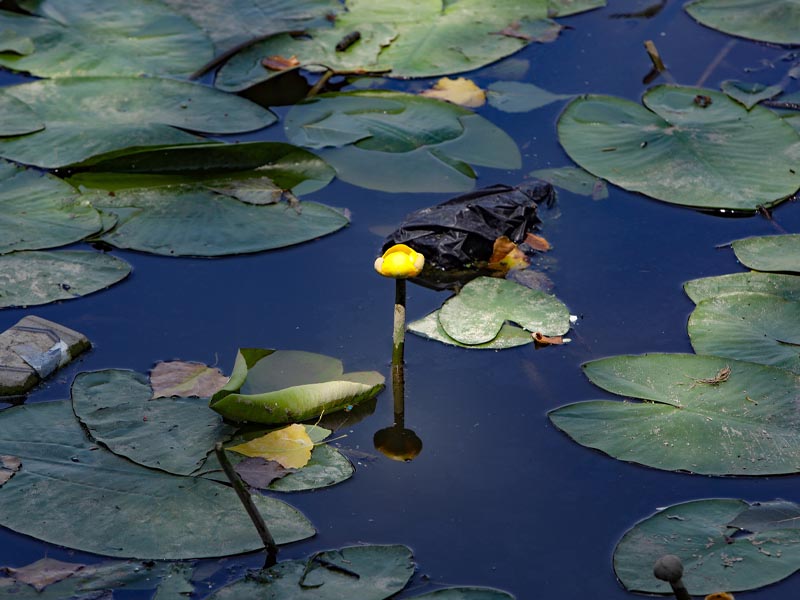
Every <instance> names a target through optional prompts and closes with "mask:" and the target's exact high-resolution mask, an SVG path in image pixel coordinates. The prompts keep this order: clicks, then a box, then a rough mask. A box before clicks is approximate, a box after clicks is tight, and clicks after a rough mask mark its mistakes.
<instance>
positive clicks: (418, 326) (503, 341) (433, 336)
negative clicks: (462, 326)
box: [408, 310, 533, 350]
mask: <svg viewBox="0 0 800 600" xmlns="http://www.w3.org/2000/svg"><path fill="white" fill-rule="evenodd" d="M439 312H440V311H438V310H435V311H433V312H432V313H430V314H429V315H427V316H425V317H423V318H421V319H419V320H417V321H414V322H413V323H409V325H408V330H409V331H410V332H411V333H416V334H417V335H419V336H421V337H424V338H428V339H430V340H436V341H437V342H442V343H444V344H450V345H451V346H459V347H461V348H472V349H478V350H504V349H506V348H516V347H517V346H525V345H526V344H531V343H533V338H532V337H531V333H530V332H529V331H525V330H524V329H522V328H521V327H517V326H516V325H511V324H509V323H503V326H502V327H501V328H500V331H499V332H498V333H497V335H496V336H495V337H494V338H493V339H492V340H491V341H489V342H486V343H484V344H471V345H470V344H462V343H461V342H459V341H457V340H454V339H453V338H451V337H450V336H449V335H447V333H446V332H445V330H444V329H443V328H442V326H441V324H440V323H439Z"/></svg>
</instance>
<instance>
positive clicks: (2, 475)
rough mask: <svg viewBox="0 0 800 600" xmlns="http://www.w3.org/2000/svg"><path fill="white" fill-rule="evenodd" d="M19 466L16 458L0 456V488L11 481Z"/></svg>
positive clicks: (20, 463) (19, 463) (18, 460)
mask: <svg viewBox="0 0 800 600" xmlns="http://www.w3.org/2000/svg"><path fill="white" fill-rule="evenodd" d="M21 466H22V461H21V460H20V459H19V458H17V457H16V456H8V455H6V454H4V455H0V486H2V485H3V484H4V483H6V482H7V481H8V480H9V479H11V478H12V477H13V476H14V474H15V473H16V472H17V471H19V469H20V467H21Z"/></svg>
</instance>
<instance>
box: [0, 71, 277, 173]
mask: <svg viewBox="0 0 800 600" xmlns="http://www.w3.org/2000/svg"><path fill="white" fill-rule="evenodd" d="M2 93H3V94H5V95H7V96H10V97H13V98H15V99H17V100H19V101H21V102H23V103H25V104H26V105H27V106H28V108H30V109H31V110H32V111H33V112H34V113H35V114H36V115H37V118H38V120H39V121H43V122H44V124H45V128H44V129H43V130H41V131H36V132H35V133H31V134H27V135H21V136H19V135H11V133H13V129H12V131H11V132H9V131H7V130H4V129H0V136H3V137H0V156H3V157H5V158H8V159H11V160H14V161H17V162H21V163H25V164H29V165H35V166H38V167H44V168H48V169H53V168H58V167H63V166H66V165H71V164H74V163H79V162H82V161H84V160H86V159H87V158H89V157H92V156H96V155H101V154H108V153H112V152H116V151H119V150H123V149H126V148H131V147H146V146H168V145H175V144H190V143H197V142H198V141H204V140H203V139H202V138H200V137H198V136H196V135H192V134H190V133H187V131H184V130H188V131H202V132H205V133H216V134H223V133H237V132H241V131H253V130H256V129H261V128H262V127H266V126H268V125H271V124H272V123H273V122H275V116H274V115H273V114H272V113H271V112H269V111H268V110H266V109H264V108H261V107H260V106H258V105H257V104H254V103H252V102H250V101H248V100H245V99H244V98H239V97H238V96H234V95H232V94H224V93H221V92H219V91H217V90H214V89H212V88H208V87H205V86H202V85H198V84H191V83H185V82H181V81H174V80H170V79H156V78H139V77H75V78H69V77H67V78H61V79H52V80H41V81H34V82H31V83H23V84H21V85H15V86H11V87H5V88H3V90H2Z"/></svg>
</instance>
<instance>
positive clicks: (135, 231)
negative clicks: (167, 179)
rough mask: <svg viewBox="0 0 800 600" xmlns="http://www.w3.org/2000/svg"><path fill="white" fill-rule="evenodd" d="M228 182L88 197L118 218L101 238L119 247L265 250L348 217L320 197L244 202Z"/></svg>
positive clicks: (326, 230)
mask: <svg viewBox="0 0 800 600" xmlns="http://www.w3.org/2000/svg"><path fill="white" fill-rule="evenodd" d="M229 183H230V182H229ZM230 185H231V186H232V187H228V188H226V189H220V190H219V191H216V190H215V189H214V187H213V186H212V185H211V184H209V185H204V184H196V185H192V184H186V185H167V186H155V187H149V188H132V189H125V190H119V191H117V192H115V194H114V195H113V196H112V195H109V194H108V193H107V192H94V193H91V194H86V195H85V197H86V198H88V199H89V200H90V201H91V202H92V204H93V205H94V206H95V208H98V209H100V210H102V211H104V212H107V213H111V214H113V215H114V216H115V217H116V219H117V223H116V226H114V227H113V228H111V229H110V230H109V231H106V232H105V233H103V234H102V236H100V239H102V240H103V241H105V242H108V243H109V244H111V245H112V246H116V247H118V248H128V249H131V250H139V251H142V252H150V253H152V254H162V255H165V256H223V255H229V254H244V253H248V252H261V251H263V250H271V249H274V248H282V247H285V246H291V245H292V244H299V243H301V242H306V241H308V240H312V239H315V238H318V237H322V236H324V235H328V234H330V233H333V232H334V231H337V230H339V229H341V228H342V227H344V226H345V225H347V223H348V222H349V221H348V219H347V217H346V216H345V215H344V214H342V212H340V211H338V210H335V209H333V208H330V207H328V206H325V205H323V204H317V203H316V202H301V203H297V204H293V203H290V202H276V203H273V204H265V205H256V204H252V203H245V202H241V201H239V200H238V199H237V198H236V195H237V189H240V188H238V184H237V183H236V182H235V181H234V182H233V183H230ZM272 191H274V189H271V187H270V185H269V183H268V182H265V183H264V185H263V186H262V189H261V190H260V191H259V189H257V188H256V189H254V188H253V187H246V188H245V193H247V194H260V195H261V196H262V197H264V198H269V197H270V195H271V193H272Z"/></svg>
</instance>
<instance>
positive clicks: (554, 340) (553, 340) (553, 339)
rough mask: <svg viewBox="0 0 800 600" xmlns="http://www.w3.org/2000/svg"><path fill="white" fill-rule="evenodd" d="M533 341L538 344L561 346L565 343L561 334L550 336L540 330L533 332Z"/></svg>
mask: <svg viewBox="0 0 800 600" xmlns="http://www.w3.org/2000/svg"><path fill="white" fill-rule="evenodd" d="M532 336H533V341H534V343H535V344H536V345H537V346H560V345H561V344H563V343H564V337H563V336H560V335H555V336H548V335H542V334H541V333H540V332H538V331H537V332H535V333H533V334H532Z"/></svg>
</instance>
